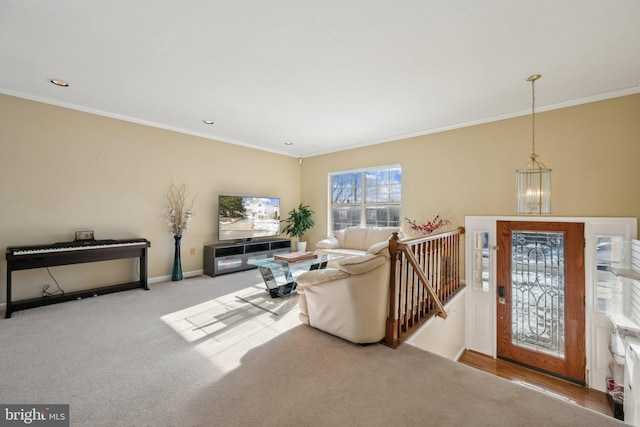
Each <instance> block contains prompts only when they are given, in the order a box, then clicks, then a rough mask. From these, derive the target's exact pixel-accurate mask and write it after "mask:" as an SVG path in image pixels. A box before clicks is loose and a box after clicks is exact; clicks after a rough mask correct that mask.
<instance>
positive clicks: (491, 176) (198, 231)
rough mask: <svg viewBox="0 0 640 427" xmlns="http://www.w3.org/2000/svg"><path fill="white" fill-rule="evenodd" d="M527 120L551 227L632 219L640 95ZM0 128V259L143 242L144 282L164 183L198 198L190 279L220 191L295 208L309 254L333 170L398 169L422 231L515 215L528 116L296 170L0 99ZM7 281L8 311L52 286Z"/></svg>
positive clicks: (308, 162) (62, 276)
mask: <svg viewBox="0 0 640 427" xmlns="http://www.w3.org/2000/svg"><path fill="white" fill-rule="evenodd" d="M536 117H537V120H536V123H537V125H536V144H537V151H538V153H539V154H540V156H541V159H542V160H543V161H544V162H545V163H546V164H547V165H548V166H549V167H551V168H552V169H553V178H552V190H553V199H552V212H553V215H554V216H574V215H575V216H633V217H637V216H638V215H640V187H639V183H640V168H639V167H638V159H639V158H640V119H639V118H640V95H631V96H626V97H621V98H616V99H612V100H607V101H601V102H596V103H591V104H585V105H581V106H577V107H571V108H566V109H562V110H556V111H551V112H546V113H539V114H537V116H536ZM0 120H1V121H2V123H1V126H0V146H1V147H2V154H1V156H0V195H1V196H2V209H1V210H0V247H7V246H15V245H29V244H40V243H52V242H56V241H65V240H71V239H72V238H73V233H74V231H75V230H81V229H91V230H95V232H96V237H97V238H116V239H117V238H129V237H144V238H147V239H149V240H150V241H151V245H152V247H151V249H150V260H149V269H150V277H159V276H166V275H169V274H170V272H171V263H172V258H173V241H172V238H171V236H170V235H169V233H168V231H167V227H166V222H165V218H164V213H163V209H164V208H165V207H166V199H165V194H166V191H167V188H168V186H169V184H170V182H171V181H172V180H173V181H174V182H175V183H176V184H182V183H186V184H187V185H188V186H189V188H190V190H191V193H192V194H194V195H196V202H195V207H194V210H195V212H196V214H197V216H196V218H195V219H194V221H193V223H192V224H191V230H190V231H189V232H188V233H186V234H185V236H184V238H183V251H182V257H183V269H184V271H185V272H188V271H195V270H199V269H202V247H203V246H204V245H205V244H209V243H215V242H216V238H217V225H216V223H215V218H216V215H215V208H216V205H217V195H218V194H219V193H222V192H226V193H254V194H255V193H259V194H266V195H270V196H278V197H281V199H282V212H283V214H284V213H286V212H288V211H289V210H290V209H292V208H293V207H295V206H297V204H298V202H299V200H300V198H302V202H303V203H305V204H310V205H311V207H312V208H313V209H314V210H315V211H316V216H315V220H316V224H317V226H316V227H315V228H314V229H313V230H312V231H311V232H309V233H308V235H307V238H308V239H307V240H309V241H310V242H311V244H312V245H313V243H315V242H317V241H318V240H320V239H321V238H323V237H324V236H325V235H326V232H327V206H328V203H327V177H328V173H329V172H332V171H340V170H348V169H353V168H361V167H368V166H377V165H385V164H394V163H400V164H401V165H402V170H403V212H402V214H403V216H408V217H410V218H413V219H416V220H418V221H421V222H422V221H425V220H427V219H430V218H432V217H433V216H434V215H435V214H437V213H440V214H441V215H442V216H444V217H446V218H449V219H450V220H451V221H452V222H453V224H454V225H456V226H458V225H463V224H464V217H465V216H466V215H512V214H514V213H515V202H516V199H515V177H514V171H515V169H517V168H519V167H520V166H521V165H522V164H524V163H525V162H526V161H527V158H528V157H527V156H528V154H529V152H530V149H531V145H530V117H527V116H525V117H519V118H514V119H509V120H503V121H499V122H493V123H488V124H484V125H478V126H472V127H468V128H463V129H459V130H453V131H449V132H443V133H439V134H433V135H426V136H422V137H416V138H410V139H404V140H399V141H394V142H389V143H385V144H378V145H373V146H370V147H364V148H359V149H354V150H349V151H345V152H340V153H334V154H327V155H322V156H315V157H310V158H306V159H304V162H303V165H302V166H300V165H298V162H297V160H296V159H295V158H291V157H287V156H281V155H276V154H271V153H267V152H262V151H257V150H252V149H248V148H244V147H238V146H234V145H230V144H225V143H221V142H217V141H211V140H208V139H203V138H198V137H194V136H188V135H183V134H179V133H175V132H170V131H166V130H161V129H157V128H151V127H147V126H142V125H138V124H134V123H129V122H124V121H119V120H114V119H110V118H105V117H101V116H96V115H91V114H87V113H82V112H78V111H73V110H68V109H64V108H59V107H54V106H50V105H45V104H41V103H37V102H32V101H26V100H23V99H18V98H13V97H9V96H0ZM301 195H302V196H301ZM311 247H313V246H311ZM189 248H195V249H196V254H195V255H189ZM0 265H1V267H0V292H1V295H0V301H4V295H5V293H4V292H5V289H4V285H5V276H6V274H5V272H6V264H5V263H0ZM112 265H113V267H112ZM116 265H117V266H116ZM136 268H137V267H136V266H135V265H131V262H129V261H113V262H107V263H99V264H86V265H83V266H71V267H55V268H54V269H52V270H53V271H54V273H55V275H56V278H57V279H58V280H59V281H61V284H63V285H64V286H63V287H65V289H67V290H73V289H77V288H85V287H90V286H95V285H101V284H109V283H117V282H119V281H122V280H123V277H125V278H129V277H130V276H131V275H132V274H135V271H133V270H135V269H136ZM96 273H99V274H96ZM14 280H15V284H16V286H15V288H14V292H15V295H14V299H20V298H25V297H30V296H38V295H39V294H40V292H41V289H42V285H43V284H45V283H49V284H51V283H52V281H51V280H50V279H49V277H48V275H47V273H46V271H42V270H35V271H27V272H18V273H16V274H15V276H14Z"/></svg>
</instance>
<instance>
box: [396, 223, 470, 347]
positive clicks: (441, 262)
mask: <svg viewBox="0 0 640 427" xmlns="http://www.w3.org/2000/svg"><path fill="white" fill-rule="evenodd" d="M462 234H464V227H458V228H457V229H456V230H453V231H450V232H446V233H440V234H437V235H434V236H425V237H418V238H412V239H404V240H400V239H399V237H398V233H393V236H392V237H391V239H390V240H389V253H390V254H391V273H390V278H389V314H388V317H387V330H386V336H385V339H384V344H386V345H388V346H389V347H392V348H396V347H397V346H399V345H400V344H402V342H404V341H405V340H406V339H407V338H409V336H410V335H411V334H412V333H414V332H415V331H416V330H417V329H418V328H419V327H420V326H421V325H422V324H423V323H424V322H426V321H427V320H428V319H430V318H431V317H433V316H434V315H438V316H440V317H442V318H446V317H447V313H446V312H445V309H444V305H445V303H446V302H447V301H449V300H450V299H451V298H453V297H454V296H455V295H456V294H457V293H458V292H459V291H460V290H462V289H463V288H464V286H465V285H464V282H462V281H461V280H460V250H461V247H460V236H461V235H462Z"/></svg>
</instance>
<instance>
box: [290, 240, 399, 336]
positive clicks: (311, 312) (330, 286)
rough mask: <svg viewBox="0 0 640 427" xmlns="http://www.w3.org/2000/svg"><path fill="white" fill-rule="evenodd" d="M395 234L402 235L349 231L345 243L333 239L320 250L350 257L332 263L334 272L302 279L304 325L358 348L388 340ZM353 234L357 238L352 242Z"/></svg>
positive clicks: (309, 274)
mask: <svg viewBox="0 0 640 427" xmlns="http://www.w3.org/2000/svg"><path fill="white" fill-rule="evenodd" d="M394 231H398V229H394V228H388V229H384V230H382V229H347V230H346V233H340V234H342V235H341V236H340V237H341V238H342V239H341V240H342V243H340V242H339V239H338V238H336V237H333V238H329V239H328V240H327V242H326V243H327V244H326V245H325V247H324V248H322V247H321V246H322V245H318V246H320V249H319V250H318V251H317V252H321V253H332V254H340V255H343V256H344V257H343V258H340V259H338V260H336V261H332V262H331V263H330V264H329V268H326V269H323V270H314V271H309V272H306V273H303V274H301V275H300V276H299V277H298V279H297V283H298V288H297V290H298V294H299V295H300V296H299V300H298V301H299V306H300V320H301V321H302V322H304V323H306V324H308V325H310V326H313V327H315V328H317V329H320V330H323V331H325V332H328V333H330V334H333V335H336V336H338V337H341V338H344V339H346V340H348V341H351V342H354V343H358V344H366V343H373V342H378V341H380V340H381V339H383V338H384V336H385V330H386V319H387V311H388V305H389V272H390V268H391V262H390V261H389V250H388V246H389V238H390V237H391V235H392V233H393V232H394ZM370 232H371V234H370V235H369V233H370ZM351 233H354V234H353V235H352V236H350V237H353V238H352V239H351V240H348V239H347V238H346V237H347V236H349V235H350V234H351ZM367 236H368V237H369V238H367ZM373 236H375V237H373ZM376 239H377V240H376ZM374 240H375V241H374ZM336 241H338V244H336ZM345 242H350V244H351V247H340V246H339V244H341V245H345ZM327 245H330V246H332V247H326V246H327ZM354 246H355V247H354ZM363 246H364V247H365V248H364V249H362V248H363ZM341 250H342V251H344V252H340V251H341Z"/></svg>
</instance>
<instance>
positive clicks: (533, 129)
mask: <svg viewBox="0 0 640 427" xmlns="http://www.w3.org/2000/svg"><path fill="white" fill-rule="evenodd" d="M531 156H532V157H533V158H535V157H537V156H536V80H535V79H533V80H531Z"/></svg>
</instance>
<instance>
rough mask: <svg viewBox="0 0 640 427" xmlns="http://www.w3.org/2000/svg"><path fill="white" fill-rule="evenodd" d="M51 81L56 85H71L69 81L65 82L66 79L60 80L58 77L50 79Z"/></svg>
mask: <svg viewBox="0 0 640 427" xmlns="http://www.w3.org/2000/svg"><path fill="white" fill-rule="evenodd" d="M49 81H50V82H51V83H53V84H54V85H56V86H60V87H69V83H67V82H65V81H64V80H58V79H51V80H49Z"/></svg>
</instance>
